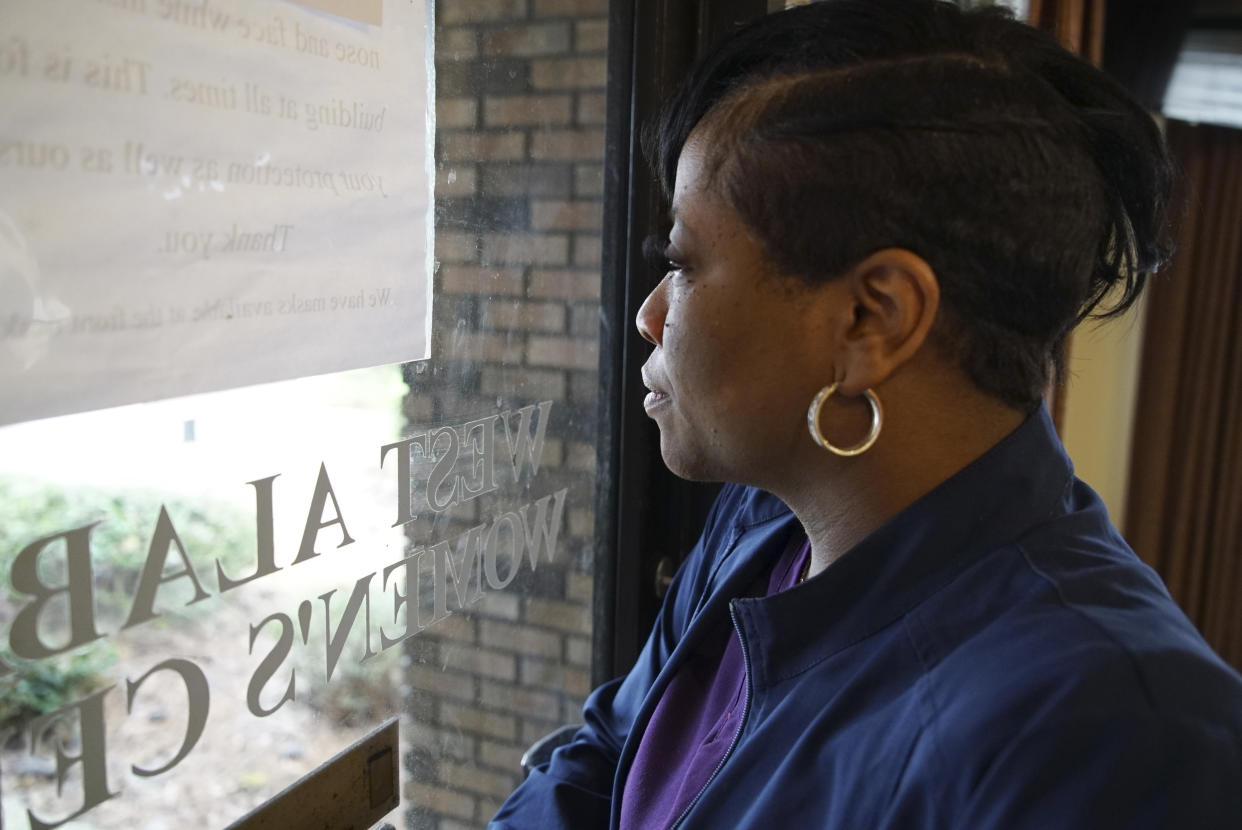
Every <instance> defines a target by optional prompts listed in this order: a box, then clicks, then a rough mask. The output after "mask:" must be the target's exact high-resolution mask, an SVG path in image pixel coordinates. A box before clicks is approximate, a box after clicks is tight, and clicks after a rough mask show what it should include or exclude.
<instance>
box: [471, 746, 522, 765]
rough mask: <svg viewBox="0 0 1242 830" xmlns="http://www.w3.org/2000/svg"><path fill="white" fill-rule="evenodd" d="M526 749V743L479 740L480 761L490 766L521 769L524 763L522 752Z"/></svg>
mask: <svg viewBox="0 0 1242 830" xmlns="http://www.w3.org/2000/svg"><path fill="white" fill-rule="evenodd" d="M525 751H526V744H520V745H519V744H502V743H497V742H496V741H489V740H481V741H479V761H480V762H482V763H483V764H486V765H487V766H489V767H500V768H501V769H519V768H520V766H521V763H522V753H524V752H525Z"/></svg>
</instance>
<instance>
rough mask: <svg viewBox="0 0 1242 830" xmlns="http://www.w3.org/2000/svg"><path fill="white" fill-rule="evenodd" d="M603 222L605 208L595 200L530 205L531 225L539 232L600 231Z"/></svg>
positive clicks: (535, 202) (532, 203) (539, 202)
mask: <svg viewBox="0 0 1242 830" xmlns="http://www.w3.org/2000/svg"><path fill="white" fill-rule="evenodd" d="M603 221H604V206H603V204H602V203H600V202H598V201H595V200H593V199H592V200H579V201H575V202H561V201H555V202H553V201H547V202H545V201H533V202H531V205H530V224H531V227H532V228H534V229H535V230H537V231H599V230H600V229H601V225H602V224H603Z"/></svg>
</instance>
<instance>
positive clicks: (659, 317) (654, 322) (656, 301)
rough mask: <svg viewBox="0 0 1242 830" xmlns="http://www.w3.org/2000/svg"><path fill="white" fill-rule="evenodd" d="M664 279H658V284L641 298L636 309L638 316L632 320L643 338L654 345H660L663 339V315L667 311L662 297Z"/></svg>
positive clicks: (666, 305)
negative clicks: (644, 297) (645, 296)
mask: <svg viewBox="0 0 1242 830" xmlns="http://www.w3.org/2000/svg"><path fill="white" fill-rule="evenodd" d="M666 280H667V278H665V279H663V280H660V284H659V285H657V286H656V287H655V288H653V289H651V293H650V294H648V295H647V299H645V300H643V304H642V306H641V307H640V308H639V309H638V317H637V318H636V319H635V321H634V324H635V325H636V326H638V333H639V334H641V335H642V336H643V339H644V340H646V341H647V342H648V343H651V344H653V345H656V346H659V345H662V342H663V340H664V316H665V315H666V314H667V313H668V304H667V303H666V302H665V299H664V283H665V282H666Z"/></svg>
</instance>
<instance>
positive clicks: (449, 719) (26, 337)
mask: <svg viewBox="0 0 1242 830" xmlns="http://www.w3.org/2000/svg"><path fill="white" fill-rule="evenodd" d="M412 7H413V10H411V9H412ZM607 12H608V10H607V7H606V4H605V3H604V2H599V1H598V0H499V1H498V2H490V1H489V2H484V3H469V4H467V3H458V2H450V1H449V0H445V2H439V3H435V4H430V3H428V4H427V5H426V6H425V7H421V6H419V4H409V3H404V2H398V0H383V2H381V0H313V2H312V0H306V2H287V1H286V0H211V1H210V2H206V0H185V2H181V1H180V0H108V1H107V2H101V1H99V0H96V1H95V2H87V0H58V2H55V3H43V2H39V3H35V2H24V0H23V2H18V3H9V4H6V6H5V9H4V11H3V12H0V21H3V25H0V32H3V34H0V41H2V44H0V96H3V99H4V100H5V102H6V109H8V110H9V111H10V112H11V113H15V114H17V115H18V116H19V117H15V118H14V119H13V120H12V121H11V123H7V124H6V125H5V126H4V127H3V129H2V130H0V182H3V183H4V184H3V187H2V188H0V189H3V191H4V192H5V193H6V194H8V195H5V196H0V239H3V241H4V247H3V248H0V269H2V271H0V273H2V275H3V276H2V279H3V281H2V282H0V297H3V302H4V307H3V308H0V314H2V315H3V318H4V319H3V322H2V323H0V346H2V347H3V350H2V351H3V357H2V359H3V360H4V361H7V365H6V366H5V367H4V371H5V374H4V375H3V377H4V378H5V380H4V386H5V388H4V390H3V393H2V394H3V396H4V397H5V398H6V399H8V400H9V401H10V402H11V404H12V405H11V406H8V407H6V412H8V413H10V414H9V416H8V417H6V419H5V422H6V423H5V426H3V427H0V582H2V583H3V591H2V592H0V594H2V596H0V621H2V622H3V630H4V632H5V639H4V640H3V642H0V647H3V651H0V660H3V662H2V663H0V726H2V728H0V731H2V732H3V744H2V750H0V799H2V802H3V822H2V823H3V826H4V827H11V828H25V827H31V828H44V827H62V826H63V827H74V828H85V827H89V828H113V827H117V828H119V827H127V828H128V827H135V828H157V827H180V826H186V825H188V824H194V825H197V826H206V827H224V826H227V825H229V824H230V823H232V822H235V821H237V820H238V819H240V818H241V817H242V816H244V815H246V814H247V813H248V812H249V811H250V810H252V809H253V808H255V807H257V806H259V805H262V804H264V803H265V802H267V801H268V800H269V799H271V798H272V797H273V796H274V795H275V794H277V793H279V792H280V791H281V790H283V789H284V788H286V787H288V786H290V785H291V784H293V783H295V782H297V781H298V780H299V779H301V778H302V777H303V776H305V775H306V774H307V773H308V772H310V771H311V770H313V769H314V768H315V767H317V766H318V765H319V764H321V763H322V762H324V761H325V760H327V759H328V758H330V757H332V756H333V755H335V754H336V753H338V752H340V751H342V750H344V749H346V748H347V747H349V746H351V745H353V744H354V743H355V742H357V741H358V740H359V739H360V738H362V737H363V736H365V735H366V734H368V733H369V732H370V731H371V730H372V729H374V728H375V727H376V726H378V725H379V724H381V723H383V722H384V721H386V720H387V719H389V718H391V717H396V718H397V719H398V723H399V732H400V758H399V771H400V776H401V784H400V793H401V805H400V807H399V808H397V809H396V810H394V811H392V812H391V813H389V814H388V815H387V816H386V817H385V821H387V822H390V823H392V824H393V825H395V826H398V827H410V828H444V830H448V829H449V828H460V827H477V826H481V825H482V824H483V823H485V821H486V819H487V818H488V817H490V815H491V814H492V813H493V812H494V810H495V809H496V807H497V806H498V805H499V804H500V802H501V801H502V800H503V799H504V798H505V796H506V795H507V794H508V793H509V792H510V791H511V790H512V788H513V787H514V786H515V784H516V783H517V781H518V779H519V776H520V774H521V773H520V769H519V758H520V756H521V754H522V752H523V750H524V749H525V748H526V747H527V746H528V745H529V744H530V743H531V742H532V741H533V740H535V739H537V738H538V737H540V736H542V735H544V734H545V733H547V732H549V731H551V730H553V729H554V728H556V727H558V726H560V725H562V724H564V723H568V722H572V721H574V720H576V719H577V718H578V717H579V715H578V712H579V710H580V707H581V704H582V701H583V699H584V697H585V696H586V694H587V693H588V691H589V689H590V687H591V685H592V659H593V651H594V649H593V637H596V636H599V632H597V631H596V630H595V619H596V617H594V616H593V607H594V606H593V600H594V598H595V580H596V572H595V569H596V565H595V563H596V562H597V558H598V555H597V549H598V545H597V544H596V527H595V524H596V515H597V513H596V506H595V505H596V492H597V483H598V480H599V478H600V477H601V476H604V477H605V478H608V477H609V476H611V475H612V474H611V473H610V472H609V471H608V470H607V469H604V470H601V468H600V465H599V463H598V459H600V458H605V459H606V458H608V457H609V455H608V453H609V452H610V449H611V448H610V444H609V442H610V440H611V439H610V438H608V437H607V436H609V434H610V433H609V431H608V430H607V429H601V424H600V422H599V412H600V410H601V391H600V390H601V376H600V370H599V348H598V344H599V331H600V326H601V294H602V288H601V286H602V285H604V284H605V281H604V280H603V279H602V269H601V250H602V235H601V225H602V210H603V208H602V205H603V193H604V175H603V169H604V138H605V137H604V118H605V80H606V74H607V71H606V70H607V64H606V45H607V39H608V14H607ZM412 55H413V56H416V57H415V58H413V59H411V56H412ZM394 67H400V71H395V70H394ZM390 70H394V72H393V74H388V73H389V71H390ZM419 78H421V79H422V81H421V86H420V81H419V80H418V79H419ZM432 103H433V104H434V106H433V107H431V106H428V105H429V104H432ZM432 111H434V121H433V120H431V118H430V117H429V115H430V113H431V112H432ZM424 114H426V115H427V117H424ZM239 136H244V138H240V139H239ZM105 150H106V151H107V153H103V152H102V151H105ZM105 156H106V162H107V163H106V165H105ZM213 162H214V166H213ZM174 168H176V169H174ZM420 170H421V171H425V177H426V180H427V185H428V187H427V188H425V189H423V188H422V185H420V184H419V181H420V180H419V178H418V175H416V174H417V173H418V172H419V171H420ZM431 179H434V195H431V194H432V191H431V189H430V180H431ZM174 193H175V194H177V195H175V196H173V195H170V194H174ZM420 194H423V195H422V196H421V198H422V203H421V204H420V202H419V199H420ZM127 199H136V200H137V201H136V202H134V203H135V204H140V205H141V209H140V210H136V211H135V212H134V213H132V214H131V213H130V212H129V211H128V208H126V207H125V206H126V205H128V204H130V202H128V201H125V200H127ZM144 199H145V201H144ZM99 227H102V228H103V229H104V230H102V231H97V230H96V229H97V228H99ZM88 242H89V244H88ZM99 252H103V253H99ZM135 263H136V264H135ZM268 271H274V272H278V273H277V274H276V276H277V278H278V280H279V282H278V283H274V284H275V285H277V287H276V288H267V287H265V286H267V285H269V283H266V282H263V281H262V279H266V276H267V274H268ZM204 286H208V287H209V288H210V290H208V289H207V288H204ZM428 286H429V288H430V290H425V289H426V288H427V287H428ZM386 289H387V291H388V293H387V294H385V290H386ZM75 291H76V292H82V293H80V294H78V293H74V292H75ZM420 291H422V292H423V293H422V294H421V295H420V294H419V292H420ZM147 292H150V293H147ZM157 294H158V295H159V297H160V299H158V300H155V299H151V300H150V301H146V300H145V299H144V298H147V297H155V296H156V295H157ZM84 296H85V297H89V298H90V299H91V302H93V303H94V305H93V306H92V308H93V309H94V310H93V311H90V312H87V311H84V310H83V309H84V308H85V305H84V303H85V302H86V301H85V300H84V299H82V297H84ZM419 296H422V297H425V298H426V299H427V300H428V302H427V303H426V304H424V305H422V306H420V305H419V303H418V297H419ZM398 297H400V298H401V299H402V302H405V303H406V305H404V306H402V308H403V309H404V311H403V312H402V313H401V314H393V313H387V314H382V313H380V311H381V310H383V309H385V308H388V309H389V311H391V307H390V304H395V303H396V302H397V299H396V298H398ZM35 330H37V331H41V332H43V333H42V334H39V337H42V338H43V340H42V341H40V340H39V339H38V338H37V337H35V336H34V334H32V331H35ZM35 333H37V332H35ZM108 335H116V336H115V337H111V338H110V337H109V336H108ZM75 338H76V339H77V342H78V343H79V345H83V344H85V347H84V348H81V349H79V351H78V353H77V356H76V357H74V358H73V359H64V360H62V361H61V363H60V364H57V368H56V369H55V371H53V370H52V369H51V368H49V367H50V366H51V364H50V363H49V361H50V359H51V358H50V357H48V354H49V352H48V351H47V349H46V348H44V347H47V346H48V344H49V343H50V344H52V347H53V348H52V351H55V349H56V348H58V346H57V344H59V343H61V342H66V341H74V340H75ZM122 341H125V342H126V343H127V344H128V348H129V351H127V352H125V353H124V354H123V355H122V354H121V353H120V351H119V346H118V347H117V350H113V349H112V348H111V346H110V345H109V344H119V343H121V342H122ZM40 348H44V351H42V352H41V351H40ZM402 349H404V350H406V351H405V353H404V354H402V353H401V350H402ZM424 350H425V351H424ZM394 355H397V356H394ZM406 357H410V358H418V359H413V360H405V359H404V358H406ZM191 364H193V369H192V370H191V369H189V368H186V367H187V366H190V365H191ZM347 368H348V369H351V370H350V371H340V370H343V369H347ZM275 378H280V379H279V380H276V379H275ZM260 381H264V382H260ZM16 402H20V403H21V406H18V405H17V403H16ZM601 435H603V436H605V437H604V438H601V437H600V436H601ZM596 671H597V673H602V674H604V675H605V676H606V675H607V674H608V673H609V669H608V668H607V667H604V668H600V667H598V666H597V667H596Z"/></svg>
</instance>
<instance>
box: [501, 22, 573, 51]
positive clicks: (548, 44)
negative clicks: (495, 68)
mask: <svg viewBox="0 0 1242 830" xmlns="http://www.w3.org/2000/svg"><path fill="white" fill-rule="evenodd" d="M568 51H569V24H568V23H536V24H532V25H528V26H508V27H506V28H504V29H498V30H495V31H491V32H487V33H486V34H484V35H483V52H484V53H485V54H488V55H513V56H517V57H533V56H536V55H556V54H559V53H562V52H568Z"/></svg>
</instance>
